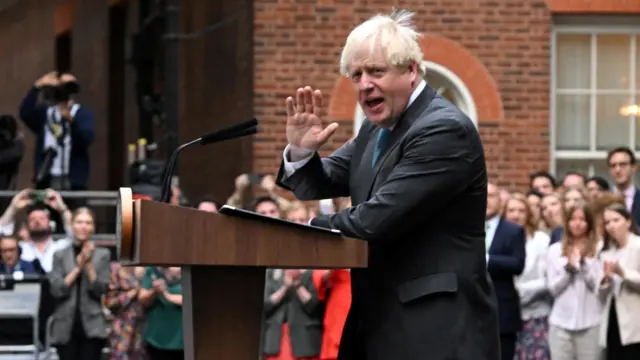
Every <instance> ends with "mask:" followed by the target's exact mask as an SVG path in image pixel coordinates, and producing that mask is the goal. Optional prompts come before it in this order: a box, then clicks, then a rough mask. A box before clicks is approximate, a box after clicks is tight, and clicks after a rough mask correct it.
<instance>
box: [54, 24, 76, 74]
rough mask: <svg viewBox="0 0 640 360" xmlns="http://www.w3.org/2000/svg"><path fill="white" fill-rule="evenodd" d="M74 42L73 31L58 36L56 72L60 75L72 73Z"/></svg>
mask: <svg viewBox="0 0 640 360" xmlns="http://www.w3.org/2000/svg"><path fill="white" fill-rule="evenodd" d="M72 40H73V38H72V36H71V30H67V31H65V32H63V33H60V34H58V35H57V36H56V49H55V52H56V53H55V56H56V70H58V72H60V73H65V72H69V71H71V47H72V42H73V41H72Z"/></svg>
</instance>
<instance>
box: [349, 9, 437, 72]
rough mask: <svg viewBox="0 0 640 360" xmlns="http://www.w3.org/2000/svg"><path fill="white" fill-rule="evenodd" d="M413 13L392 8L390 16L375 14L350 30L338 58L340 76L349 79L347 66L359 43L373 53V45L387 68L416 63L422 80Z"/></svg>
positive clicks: (417, 36)
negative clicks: (380, 51)
mask: <svg viewBox="0 0 640 360" xmlns="http://www.w3.org/2000/svg"><path fill="white" fill-rule="evenodd" d="M413 16H414V13H413V12H411V11H409V10H396V9H394V10H393V11H392V12H391V14H378V15H375V16H373V17H372V18H370V19H369V20H367V21H365V22H363V23H362V24H360V25H358V26H357V27H356V28H354V29H353V30H352V31H351V33H350V34H349V36H348V37H347V41H346V43H345V46H344V49H343V50H342V55H341V57H340V73H341V74H342V75H345V76H349V64H350V63H351V61H352V60H353V58H354V56H355V55H356V53H357V52H358V50H359V49H360V48H361V47H362V45H363V44H365V43H368V44H369V46H370V47H371V49H370V53H373V52H374V50H375V46H376V45H380V47H381V48H382V50H383V51H384V55H385V57H386V60H387V62H388V63H389V65H391V66H393V67H396V68H399V67H402V66H405V65H409V64H411V63H413V62H415V63H416V64H418V72H419V73H420V75H421V76H422V77H424V75H425V68H424V65H423V64H422V61H423V57H424V56H423V54H422V49H421V48H420V44H419V43H418V39H419V38H420V36H421V35H420V33H419V32H418V31H417V30H416V29H415V27H414V26H413V21H412V20H413Z"/></svg>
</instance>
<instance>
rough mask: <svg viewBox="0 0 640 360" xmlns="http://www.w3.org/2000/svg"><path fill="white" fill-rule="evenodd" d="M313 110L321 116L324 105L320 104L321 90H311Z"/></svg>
mask: <svg viewBox="0 0 640 360" xmlns="http://www.w3.org/2000/svg"><path fill="white" fill-rule="evenodd" d="M312 99H313V100H312V101H313V112H314V113H315V114H316V116H318V117H323V116H324V114H323V112H324V107H323V106H322V91H320V90H316V91H314V92H313V96H312Z"/></svg>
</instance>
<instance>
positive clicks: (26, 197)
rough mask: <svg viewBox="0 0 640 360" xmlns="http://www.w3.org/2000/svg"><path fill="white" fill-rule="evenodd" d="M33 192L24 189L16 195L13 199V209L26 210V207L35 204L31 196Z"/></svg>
mask: <svg viewBox="0 0 640 360" xmlns="http://www.w3.org/2000/svg"><path fill="white" fill-rule="evenodd" d="M31 191H33V190H32V189H23V190H22V191H20V192H19V193H17V194H16V196H14V197H13V199H11V205H10V206H11V207H12V208H13V209H14V210H21V209H24V208H25V207H27V206H29V205H31V204H32V203H33V201H32V200H31V197H30V194H31Z"/></svg>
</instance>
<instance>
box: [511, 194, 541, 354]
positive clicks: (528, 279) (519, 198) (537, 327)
mask: <svg viewBox="0 0 640 360" xmlns="http://www.w3.org/2000/svg"><path fill="white" fill-rule="evenodd" d="M502 214H503V215H502V216H503V218H504V219H505V220H508V221H511V222H514V223H516V224H518V225H520V226H522V227H523V228H524V229H525V232H526V244H525V249H526V254H527V255H526V258H525V265H524V270H523V271H522V274H521V275H520V276H517V277H516V278H515V285H516V289H517V290H518V294H519V295H520V307H521V316H522V320H523V326H522V331H520V333H519V334H518V340H517V342H516V356H515V359H516V360H529V359H535V360H549V359H550V355H549V344H548V342H547V335H548V332H549V326H548V321H547V318H548V316H549V313H550V312H551V301H550V296H549V292H548V290H547V282H546V278H545V259H546V255H547V249H548V248H549V235H547V234H546V233H544V232H542V231H539V230H538V229H537V226H536V224H535V219H534V217H533V214H532V212H531V208H530V207H529V204H528V203H527V197H526V196H525V195H524V194H521V193H513V194H511V195H510V196H509V198H507V200H506V201H505V203H504V211H503V212H502Z"/></svg>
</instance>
